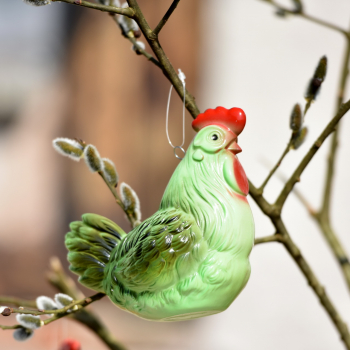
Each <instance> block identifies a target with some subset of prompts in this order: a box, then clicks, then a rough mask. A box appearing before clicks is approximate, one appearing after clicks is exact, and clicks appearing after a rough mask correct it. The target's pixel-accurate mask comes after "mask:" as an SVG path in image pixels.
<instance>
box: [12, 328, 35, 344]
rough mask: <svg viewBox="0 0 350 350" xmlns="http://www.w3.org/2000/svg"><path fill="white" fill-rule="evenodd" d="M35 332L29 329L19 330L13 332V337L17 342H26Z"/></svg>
mask: <svg viewBox="0 0 350 350" xmlns="http://www.w3.org/2000/svg"><path fill="white" fill-rule="evenodd" d="M33 334H34V332H33V331H32V330H31V329H28V328H18V329H16V330H15V331H14V332H13V337H14V338H15V340H17V341H26V340H28V339H30V338H31V337H32V336H33Z"/></svg>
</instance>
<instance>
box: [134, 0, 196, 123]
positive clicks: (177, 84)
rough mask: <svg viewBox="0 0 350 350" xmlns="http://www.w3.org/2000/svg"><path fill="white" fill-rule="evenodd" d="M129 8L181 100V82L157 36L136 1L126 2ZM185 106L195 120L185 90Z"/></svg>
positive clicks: (189, 97) (191, 104) (193, 104)
mask: <svg viewBox="0 0 350 350" xmlns="http://www.w3.org/2000/svg"><path fill="white" fill-rule="evenodd" d="M128 4H129V6H130V7H131V8H132V9H133V10H134V11H135V15H134V16H133V18H134V20H135V21H136V22H137V24H138V25H139V27H140V29H141V31H142V33H143V35H144V36H145V38H146V40H147V42H148V44H149V45H150V47H151V49H152V50H153V52H154V54H155V55H156V57H157V59H158V61H159V63H160V65H161V67H162V71H163V73H164V75H165V76H166V77H167V78H168V80H170V82H171V83H172V84H173V86H174V88H175V90H176V92H177V93H178V95H179V96H180V97H181V99H183V92H184V91H183V85H182V82H181V80H180V78H179V76H178V75H177V73H176V71H175V69H174V67H173V66H172V64H171V63H170V61H169V58H168V57H167V56H166V54H165V53H164V50H163V48H162V47H161V45H160V43H159V40H158V37H157V35H155V34H154V32H153V31H152V29H151V28H150V26H149V24H148V22H147V21H146V19H145V17H144V16H143V14H142V11H141V9H140V7H139V5H138V3H137V1H136V0H128ZM185 106H186V109H187V110H188V111H189V113H190V114H191V116H192V117H193V118H196V117H197V115H198V114H199V113H200V111H199V109H198V107H197V104H196V102H195V100H194V97H193V96H192V95H191V94H190V93H189V92H188V91H187V89H185Z"/></svg>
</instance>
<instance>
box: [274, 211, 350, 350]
mask: <svg viewBox="0 0 350 350" xmlns="http://www.w3.org/2000/svg"><path fill="white" fill-rule="evenodd" d="M272 222H273V224H274V226H275V228H276V229H277V230H278V232H280V233H281V235H282V236H283V239H284V240H283V245H284V246H285V248H286V249H287V251H288V252H289V254H290V256H291V257H292V258H293V260H294V261H295V262H296V263H297V265H298V266H299V268H300V270H301V271H302V272H303V274H304V276H305V278H306V279H307V281H308V283H309V285H310V287H311V288H312V289H313V291H314V292H315V294H316V295H317V297H318V299H319V300H320V303H321V304H322V305H323V307H324V309H325V310H326V312H327V313H328V315H329V317H330V318H331V320H332V321H333V323H334V325H335V326H336V328H337V330H338V332H339V334H340V335H341V339H342V340H343V342H344V344H345V345H346V348H347V349H350V333H349V330H348V327H347V325H346V323H345V322H344V321H343V320H342V318H341V316H340V315H339V313H338V311H337V310H336V308H335V307H334V305H333V303H332V302H331V300H330V299H329V297H328V295H327V293H326V291H325V289H324V287H323V286H322V285H321V284H320V282H319V281H318V279H317V277H316V276H315V274H314V272H313V271H312V269H311V267H310V266H309V264H308V263H307V261H306V260H305V258H304V257H303V255H302V254H301V252H300V250H299V248H298V247H297V245H296V244H295V243H294V242H293V240H292V239H291V237H290V236H289V233H288V231H287V229H286V228H285V226H284V223H283V221H282V219H281V218H274V219H272Z"/></svg>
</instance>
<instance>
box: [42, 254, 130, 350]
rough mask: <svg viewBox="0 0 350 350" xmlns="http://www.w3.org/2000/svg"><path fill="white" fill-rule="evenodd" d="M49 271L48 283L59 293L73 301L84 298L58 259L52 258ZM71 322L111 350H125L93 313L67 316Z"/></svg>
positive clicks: (80, 312)
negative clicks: (90, 332) (91, 333)
mask: <svg viewBox="0 0 350 350" xmlns="http://www.w3.org/2000/svg"><path fill="white" fill-rule="evenodd" d="M50 265H51V271H50V273H49V274H48V279H49V282H50V283H51V284H52V285H53V286H54V287H55V288H57V289H58V290H59V291H60V292H62V293H65V294H68V295H70V296H71V297H72V298H73V299H80V298H82V297H84V295H83V293H82V292H81V291H80V290H79V289H78V287H77V285H76V284H75V283H74V281H73V280H72V279H71V278H70V277H69V276H67V275H66V273H65V272H64V270H63V267H62V265H61V263H60V261H59V259H58V258H52V259H51V262H50ZM69 317H70V318H72V319H73V320H75V321H77V322H80V323H81V324H83V325H84V326H85V327H88V328H89V329H90V330H91V331H92V332H93V333H95V334H96V335H97V336H98V337H99V338H100V339H101V340H102V341H103V342H104V343H105V344H106V345H107V346H108V348H109V349H111V350H125V349H126V348H125V347H124V345H122V344H120V343H119V342H118V341H117V340H116V339H115V338H114V336H113V334H112V333H111V332H110V331H109V330H108V329H107V328H106V326H105V325H104V324H103V323H102V321H101V320H100V319H99V318H98V317H97V316H96V315H95V313H94V312H92V311H89V310H87V309H81V310H80V311H78V312H76V313H74V314H73V315H71V316H69Z"/></svg>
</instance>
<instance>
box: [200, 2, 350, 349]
mask: <svg viewBox="0 0 350 350" xmlns="http://www.w3.org/2000/svg"><path fill="white" fill-rule="evenodd" d="M284 4H286V5H291V2H288V1H284ZM304 4H305V11H307V13H310V14H312V15H314V16H317V17H319V18H322V19H324V20H327V21H329V22H332V23H335V24H337V25H339V26H343V27H344V28H347V27H348V22H349V17H350V16H349V14H350V3H349V2H348V1H346V0H335V1H325V0H323V1H320V0H318V1H316V0H309V1H306V0H305V1H304ZM202 9H203V10H202V34H203V35H202V39H201V40H202V41H203V45H202V52H201V57H202V62H203V63H202V74H201V80H202V81H201V84H200V86H201V87H202V88H201V93H200V96H199V105H200V107H201V108H202V109H206V108H215V107H216V106H218V105H223V106H225V107H227V108H229V107H233V106H237V107H241V108H243V109H244V110H245V112H246V114H247V126H246V129H245V130H244V132H243V134H242V135H241V136H240V139H239V144H240V146H241V147H242V149H243V153H242V154H241V155H240V159H241V162H242V164H243V166H244V168H245V170H246V172H247V174H248V176H249V178H250V179H251V180H252V181H253V183H254V184H255V185H256V186H258V185H260V184H261V183H262V181H263V179H264V178H265V176H266V174H267V172H268V169H269V168H270V167H271V166H272V165H274V164H275V162H276V161H277V159H278V158H279V156H280V155H281V154H282V151H283V150H284V148H285V146H286V144H287V142H288V139H289V136H290V130H289V127H288V125H289V116H290V112H291V109H292V107H293V105H294V104H295V103H296V102H299V103H304V101H303V94H304V92H305V89H306V85H307V82H308V80H309V79H310V77H311V76H312V74H313V71H314V69H315V67H316V64H317V62H318V60H319V58H320V57H321V56H322V55H324V54H326V55H327V57H328V62H329V65H328V73H327V78H326V81H325V83H324V85H323V87H322V91H321V94H320V96H319V98H318V99H317V101H316V103H314V104H313V105H312V107H311V109H310V110H309V113H308V114H307V117H306V122H305V125H307V126H308V128H309V135H308V138H307V142H306V143H305V144H304V145H303V146H302V147H301V148H300V149H299V150H298V151H296V152H291V154H289V155H288V158H287V159H286V160H285V162H284V163H283V166H282V167H281V173H282V174H291V172H292V171H293V170H294V169H295V167H296V166H297V164H298V163H299V162H300V160H301V158H302V157H303V156H304V154H305V153H306V152H307V150H308V149H309V147H310V145H311V144H312V142H314V141H315V139H316V138H317V136H318V135H319V134H320V132H321V131H322V129H323V128H324V126H325V125H326V124H327V122H328V121H329V120H330V118H331V117H332V115H333V114H334V109H335V97H336V91H337V86H338V81H339V75H340V65H341V60H342V54H343V51H344V46H345V40H344V39H343V37H342V36H341V35H340V34H338V33H337V32H334V31H332V30H329V29H326V28H324V27H321V26H319V25H317V24H314V23H310V22H308V21H306V20H304V19H302V18H298V17H292V16H289V17H288V18H286V19H284V18H280V17H277V16H275V15H274V10H273V8H272V6H270V5H269V4H267V3H264V2H263V1H257V0H244V1H243V0H234V1H232V0H220V1H203V8H202ZM347 97H349V94H347ZM349 126H350V121H349V115H347V116H346V117H345V118H344V120H343V122H342V126H341V142H340V147H341V149H340V151H339V154H338V162H337V174H336V179H335V180H336V182H335V191H334V192H335V193H334V198H333V205H334V206H333V210H332V218H333V221H334V227H335V229H336V231H337V233H338V235H339V237H340V239H341V241H342V242H343V244H344V246H345V247H346V249H347V251H348V252H350V237H349V232H348V227H349V224H350V219H349V215H348V210H349V205H348V200H349V197H350V187H349V184H348V179H349V177H350V166H349V161H348V155H349V148H350V141H349V138H348V137H347V130H349ZM328 148H329V143H328V142H327V143H326V144H324V146H322V148H321V149H320V151H319V152H318V154H317V155H316V157H315V158H314V159H313V161H312V163H311V165H310V166H309V167H308V168H307V170H306V171H305V173H304V174H303V175H302V178H301V183H300V184H298V185H297V187H298V189H300V190H301V191H302V192H303V193H304V194H305V195H306V196H307V198H309V200H310V202H311V203H312V204H313V205H314V206H315V207H316V208H317V206H318V204H319V203H320V200H321V198H322V190H323V180H324V173H325V167H326V156H327V151H328ZM266 165H268V166H266ZM281 186H282V183H281V181H280V180H278V179H277V178H276V177H275V179H273V181H271V183H270V184H269V186H268V187H267V190H266V194H267V197H268V198H269V200H271V201H273V200H274V199H275V198H276V195H277V194H278V191H279V190H280V189H281ZM250 203H251V205H252V209H253V212H254V217H255V222H256V235H257V237H260V236H264V235H270V234H273V233H274V231H273V227H272V225H271V224H270V222H269V221H268V220H267V219H266V218H265V217H264V216H263V215H262V214H261V212H260V211H259V209H258V208H257V206H256V205H255V203H254V202H253V200H252V199H250ZM283 218H284V220H285V222H286V224H287V227H288V229H289V230H290V233H291V236H292V237H293V239H294V240H295V241H296V243H297V244H298V245H299V247H300V248H301V251H302V253H303V254H304V255H305V258H306V259H307V261H308V262H309V263H310V265H311V267H312V268H313V269H314V271H315V273H316V275H317V277H318V278H319V279H320V281H321V283H322V284H323V285H325V287H326V291H327V292H328V293H329V295H330V297H331V299H332V300H333V302H334V303H335V305H336V307H337V308H338V310H339V311H340V313H341V315H342V316H343V318H344V320H345V321H346V322H347V323H350V298H349V292H348V291H347V289H346V286H345V283H344V281H343V278H342V275H341V272H340V269H339V267H338V265H337V263H336V261H335V259H334V258H333V256H332V254H331V252H330V250H329V248H328V246H327V244H326V243H325V241H324V239H323V237H322V236H321V233H320V232H319V230H318V227H317V226H316V225H315V224H314V223H313V222H312V220H311V219H310V218H309V217H308V214H307V213H306V211H305V209H304V208H303V207H302V206H301V205H300V203H299V202H298V200H297V199H296V198H295V197H294V196H293V195H292V196H290V198H289V200H288V201H287V203H286V206H285V208H284V212H283ZM251 263H252V275H251V279H250V281H249V283H248V285H247V287H246V289H245V290H244V291H243V292H242V294H241V296H239V297H238V299H237V300H236V301H235V302H234V303H233V305H232V306H231V307H230V308H229V310H228V311H226V312H225V313H223V314H219V315H216V316H213V317H210V318H207V319H206V320H205V326H206V327H208V329H209V328H210V327H218V324H220V328H219V329H220V331H219V333H215V334H214V333H212V334H211V336H212V337H213V338H214V337H215V339H216V340H218V339H219V340H220V342H221V344H220V346H218V347H216V348H218V349H240V350H245V349H280V348H283V349H284V350H288V349H317V350H322V349H324V350H326V349H333V350H336V349H343V348H344V347H343V345H342V343H341V342H340V340H339V336H338V334H337V332H336V330H335V327H334V326H333V324H332V323H331V322H330V319H329V317H328V315H327V314H326V313H325V311H324V310H323V309H322V308H321V307H320V304H319V302H318V299H317V298H316V296H315V295H314V293H313V291H312V290H311V289H310V288H309V286H308V285H307V283H306V280H305V278H304V277H303V276H302V274H301V273H300V272H299V270H298V268H297V266H296V264H295V263H294V261H293V260H292V259H291V258H290V257H289V256H288V254H287V252H286V251H285V249H284V248H283V246H282V245H279V244H277V243H269V244H266V245H260V246H257V247H255V248H254V249H253V252H252V254H251ZM204 334H206V336H208V333H207V332H204ZM218 336H219V337H218Z"/></svg>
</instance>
